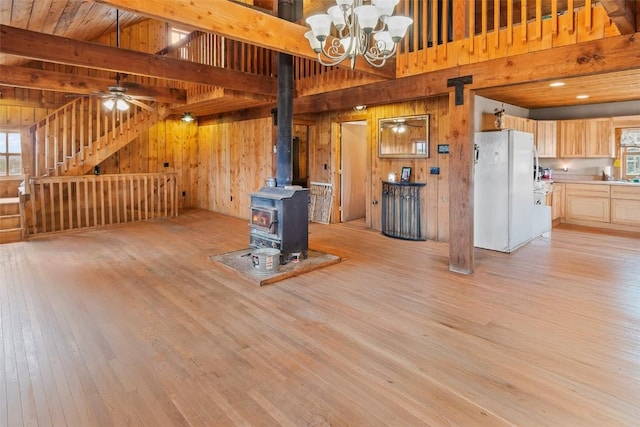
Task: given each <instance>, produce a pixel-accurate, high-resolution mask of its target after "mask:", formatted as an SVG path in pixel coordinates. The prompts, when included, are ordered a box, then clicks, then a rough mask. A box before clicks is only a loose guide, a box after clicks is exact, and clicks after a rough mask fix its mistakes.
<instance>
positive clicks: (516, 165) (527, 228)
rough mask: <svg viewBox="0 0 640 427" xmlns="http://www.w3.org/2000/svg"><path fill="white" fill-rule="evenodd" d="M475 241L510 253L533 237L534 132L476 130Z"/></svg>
mask: <svg viewBox="0 0 640 427" xmlns="http://www.w3.org/2000/svg"><path fill="white" fill-rule="evenodd" d="M475 144H476V147H475V148H476V151H475V174H474V218H473V220H474V221H473V223H474V233H473V234H474V245H475V246H476V247H479V248H484V249H491V250H495V251H500V252H507V253H510V252H512V251H514V250H516V249H518V248H519V247H520V246H522V245H524V244H526V243H528V242H529V241H531V240H532V239H533V238H534V227H533V223H534V212H533V208H534V200H533V189H534V185H533V183H534V178H533V173H534V167H533V166H534V158H535V154H534V153H535V152H534V146H533V135H532V134H530V133H527V132H520V131H515V130H501V131H492V132H478V133H476V134H475Z"/></svg>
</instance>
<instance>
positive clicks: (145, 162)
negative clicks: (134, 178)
mask: <svg viewBox="0 0 640 427" xmlns="http://www.w3.org/2000/svg"><path fill="white" fill-rule="evenodd" d="M197 159H198V125H197V124H195V123H184V122H183V121H181V120H179V119H167V120H165V121H163V122H160V123H158V124H156V125H154V126H153V127H152V128H151V129H150V130H149V131H148V132H144V133H142V134H141V135H140V136H139V137H138V138H137V139H136V140H134V141H133V142H131V143H130V144H129V145H127V146H126V147H124V148H122V149H121V150H120V151H118V152H117V153H115V154H113V155H112V156H110V157H109V158H108V159H106V160H105V161H104V162H102V163H101V164H100V172H101V173H102V174H130V173H169V172H175V173H177V174H178V197H179V203H178V207H179V208H180V209H183V208H189V207H194V206H196V205H197V201H198V194H197V193H198V192H197V188H198V172H199V169H198V167H197V166H198V165H197ZM165 164H168V166H165Z"/></svg>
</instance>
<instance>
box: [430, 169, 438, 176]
mask: <svg viewBox="0 0 640 427" xmlns="http://www.w3.org/2000/svg"><path fill="white" fill-rule="evenodd" d="M430 173H431V175H440V168H431V172H430Z"/></svg>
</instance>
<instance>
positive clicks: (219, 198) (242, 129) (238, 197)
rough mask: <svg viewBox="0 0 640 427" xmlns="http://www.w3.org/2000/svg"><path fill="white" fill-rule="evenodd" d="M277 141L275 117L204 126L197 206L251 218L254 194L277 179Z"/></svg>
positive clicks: (198, 161)
mask: <svg viewBox="0 0 640 427" xmlns="http://www.w3.org/2000/svg"><path fill="white" fill-rule="evenodd" d="M274 138H275V128H274V126H273V119H272V118H271V117H265V118H259V119H253V120H244V121H239V122H228V121H220V122H219V123H213V124H209V125H206V126H201V127H200V128H199V132H198V158H197V164H196V168H197V171H198V174H197V175H198V183H197V185H196V187H195V188H196V189H197V193H198V201H197V203H196V205H195V206H196V207H199V208H202V209H208V210H211V211H215V212H220V213H223V214H225V215H231V216H235V217H239V218H248V217H249V206H250V195H251V193H252V192H255V191H257V190H259V189H260V188H261V187H263V186H264V183H265V180H266V179H267V178H268V177H271V176H275V164H276V161H275V154H274V153H273V146H274V144H275V139H274Z"/></svg>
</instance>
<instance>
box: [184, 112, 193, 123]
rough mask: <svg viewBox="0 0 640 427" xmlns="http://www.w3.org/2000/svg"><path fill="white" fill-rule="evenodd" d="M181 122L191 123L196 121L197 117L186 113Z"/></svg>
mask: <svg viewBox="0 0 640 427" xmlns="http://www.w3.org/2000/svg"><path fill="white" fill-rule="evenodd" d="M181 120H182V121H183V122H185V123H191V122H193V121H194V120H195V117H193V115H192V114H191V113H184V114H183V115H182V119H181Z"/></svg>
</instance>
